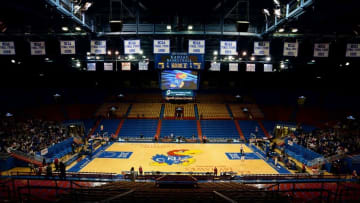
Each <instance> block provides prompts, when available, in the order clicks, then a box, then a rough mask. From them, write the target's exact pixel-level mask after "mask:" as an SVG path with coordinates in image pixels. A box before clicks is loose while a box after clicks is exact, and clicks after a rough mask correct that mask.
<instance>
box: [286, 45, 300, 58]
mask: <svg viewBox="0 0 360 203" xmlns="http://www.w3.org/2000/svg"><path fill="white" fill-rule="evenodd" d="M298 51H299V43H298V42H284V56H295V57H297V56H298Z"/></svg>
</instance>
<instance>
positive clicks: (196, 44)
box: [189, 39, 205, 54]
mask: <svg viewBox="0 0 360 203" xmlns="http://www.w3.org/2000/svg"><path fill="white" fill-rule="evenodd" d="M189 54H205V40H191V39H189Z"/></svg>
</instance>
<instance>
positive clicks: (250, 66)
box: [246, 63, 255, 72]
mask: <svg viewBox="0 0 360 203" xmlns="http://www.w3.org/2000/svg"><path fill="white" fill-rule="evenodd" d="M246 72H255V64H253V63H247V64H246Z"/></svg>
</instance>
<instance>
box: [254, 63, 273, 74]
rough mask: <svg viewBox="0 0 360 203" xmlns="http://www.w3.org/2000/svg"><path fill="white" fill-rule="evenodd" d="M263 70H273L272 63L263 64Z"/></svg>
mask: <svg viewBox="0 0 360 203" xmlns="http://www.w3.org/2000/svg"><path fill="white" fill-rule="evenodd" d="M254 65H255V64H254ZM264 72H273V64H264Z"/></svg>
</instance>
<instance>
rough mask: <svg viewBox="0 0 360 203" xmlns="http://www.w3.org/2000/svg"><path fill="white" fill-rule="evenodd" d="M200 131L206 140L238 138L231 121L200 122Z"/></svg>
mask: <svg viewBox="0 0 360 203" xmlns="http://www.w3.org/2000/svg"><path fill="white" fill-rule="evenodd" d="M201 130H202V134H203V136H206V137H207V138H234V139H239V138H240V135H239V133H238V131H237V130H236V126H235V124H234V121H233V120H202V121H201Z"/></svg>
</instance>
